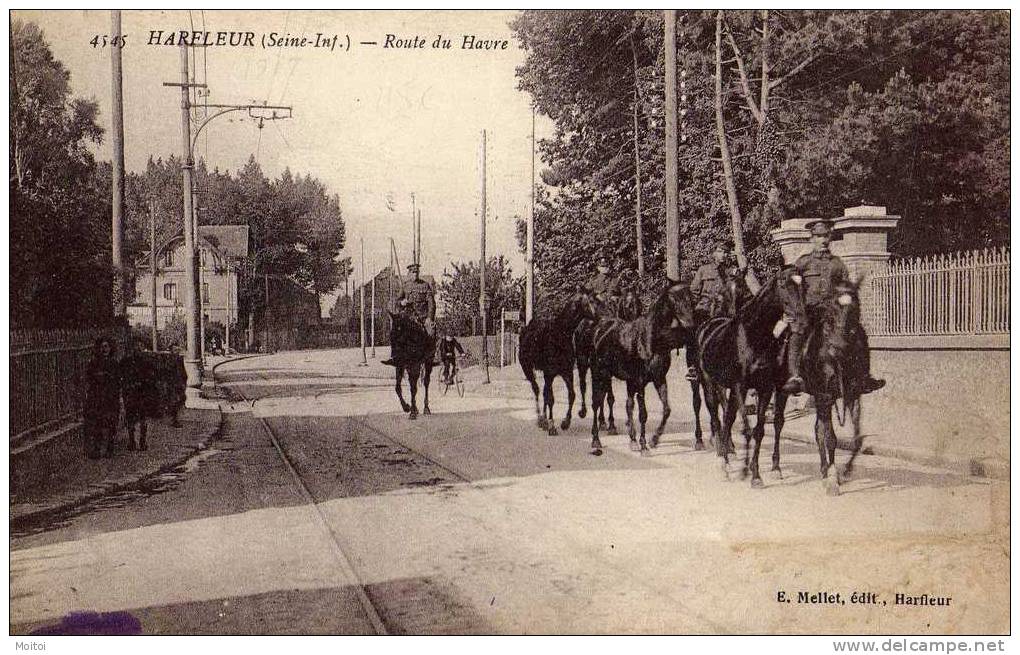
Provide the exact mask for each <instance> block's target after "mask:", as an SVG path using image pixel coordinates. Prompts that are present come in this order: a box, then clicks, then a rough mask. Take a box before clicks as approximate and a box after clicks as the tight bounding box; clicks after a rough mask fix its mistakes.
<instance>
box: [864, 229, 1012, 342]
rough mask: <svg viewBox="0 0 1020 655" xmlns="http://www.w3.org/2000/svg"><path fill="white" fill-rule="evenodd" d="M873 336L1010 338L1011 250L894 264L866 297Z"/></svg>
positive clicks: (873, 281)
mask: <svg viewBox="0 0 1020 655" xmlns="http://www.w3.org/2000/svg"><path fill="white" fill-rule="evenodd" d="M862 295H864V297H862V319H863V321H864V323H865V326H866V327H867V329H868V333H869V334H871V335H874V336H951V335H978V334H1008V333H1009V322H1010V318H1009V249H1008V248H998V249H994V250H992V249H985V250H981V251H971V252H960V253H952V254H948V255H935V256H932V257H921V258H916V259H909V260H900V261H895V262H890V263H889V265H888V268H887V270H886V271H885V272H883V273H879V274H876V275H874V276H872V278H871V280H870V283H869V289H868V293H867V294H862Z"/></svg>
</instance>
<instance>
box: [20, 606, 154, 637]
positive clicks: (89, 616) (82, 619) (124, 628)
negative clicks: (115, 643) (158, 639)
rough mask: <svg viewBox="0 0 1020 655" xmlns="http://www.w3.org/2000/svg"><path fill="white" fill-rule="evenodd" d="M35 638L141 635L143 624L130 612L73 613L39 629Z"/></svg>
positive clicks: (35, 633)
mask: <svg viewBox="0 0 1020 655" xmlns="http://www.w3.org/2000/svg"><path fill="white" fill-rule="evenodd" d="M29 634H32V635H35V636H58V635H67V636H85V635H103V636H107V637H110V636H115V635H140V634H142V622H141V621H139V620H138V618H137V617H136V616H135V615H134V614H131V613H130V612H72V613H70V614H68V615H67V616H65V617H64V618H63V619H62V620H61V621H60V623H58V624H56V625H48V626H44V627H42V628H37V629H35V630H33V631H32V632H31V633H29Z"/></svg>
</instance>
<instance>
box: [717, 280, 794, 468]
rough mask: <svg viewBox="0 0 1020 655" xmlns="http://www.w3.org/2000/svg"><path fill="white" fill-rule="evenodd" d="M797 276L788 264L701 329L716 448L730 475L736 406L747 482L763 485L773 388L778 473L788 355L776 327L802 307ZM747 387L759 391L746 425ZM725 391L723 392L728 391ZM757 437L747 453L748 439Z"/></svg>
mask: <svg viewBox="0 0 1020 655" xmlns="http://www.w3.org/2000/svg"><path fill="white" fill-rule="evenodd" d="M800 284H801V278H800V276H799V275H797V273H796V271H795V270H794V269H792V268H786V269H783V270H781V271H780V272H779V273H778V274H777V275H776V276H775V277H774V278H772V279H771V280H769V282H767V283H766V284H765V286H763V287H762V288H761V290H760V291H759V292H758V295H757V296H755V297H754V298H753V299H751V300H750V301H748V302H747V303H746V304H744V306H742V307H740V308H739V309H736V311H735V314H734V316H733V317H726V316H717V317H715V318H712V319H709V320H708V321H706V322H705V323H704V324H703V325H702V326H701V327H700V328H699V329H698V334H697V340H698V364H699V368H700V370H701V373H702V377H703V379H704V380H705V382H706V384H705V386H704V388H705V399H706V402H707V404H708V407H709V420H710V422H711V428H712V435H713V437H714V439H715V446H716V454H717V455H718V456H719V457H720V458H722V467H723V471H724V473H726V475H727V477H729V474H728V469H729V455H730V453H731V452H733V449H732V445H733V440H732V429H733V423H734V422H735V420H736V417H737V414H738V412H739V414H740V416H741V418H742V419H743V423H744V439H745V444H744V446H745V449H744V468H743V472H742V475H743V477H746V476H747V474H748V472H750V474H751V486H752V487H755V488H760V487H763V486H764V483H763V482H762V479H761V474H760V473H759V469H758V456H759V453H760V451H761V443H762V440H763V439H764V437H765V411H766V409H767V408H768V404H769V400H770V399H771V398H772V394H773V393H775V394H776V404H775V411H774V419H773V427H774V429H775V443H774V446H773V452H772V470H773V471H775V472H777V473H778V474H779V476H780V477H782V469H781V468H780V466H779V438H780V435H781V434H782V430H783V425H784V423H785V419H784V417H783V413H784V411H785V409H786V400H787V397H786V394H785V393H783V391H782V384H783V382H784V381H785V379H786V372H787V370H786V365H785V362H786V358H785V356H784V350H785V349H784V348H783V347H782V345H783V344H782V342H781V340H780V339H779V338H778V337H777V335H776V333H775V327H776V325H777V323H778V322H779V320H780V319H781V318H782V317H783V315H784V314H785V313H792V312H796V311H803V295H802V293H801V287H800ZM748 389H756V390H757V391H758V403H757V411H756V414H757V423H756V424H755V426H754V429H753V430H748V429H747V417H746V415H745V409H744V399H745V396H746V394H747V391H748ZM727 391H728V392H729V396H728V398H727V393H726V392H727ZM724 401H725V405H726V412H725V416H724V417H723V422H722V425H721V426H720V423H719V417H718V407H719V405H720V404H722V403H723V402H724ZM752 438H753V439H754V441H755V448H754V454H753V457H752V456H750V448H751V444H750V442H751V439H752Z"/></svg>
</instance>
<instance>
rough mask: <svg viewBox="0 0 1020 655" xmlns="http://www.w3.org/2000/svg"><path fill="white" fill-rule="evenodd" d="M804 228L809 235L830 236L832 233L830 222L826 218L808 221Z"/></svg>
mask: <svg viewBox="0 0 1020 655" xmlns="http://www.w3.org/2000/svg"><path fill="white" fill-rule="evenodd" d="M804 227H805V228H806V229H807V231H808V232H810V233H811V234H831V233H832V221H830V220H829V219H827V218H819V219H817V220H814V221H808V222H807V223H806V224H805V225H804Z"/></svg>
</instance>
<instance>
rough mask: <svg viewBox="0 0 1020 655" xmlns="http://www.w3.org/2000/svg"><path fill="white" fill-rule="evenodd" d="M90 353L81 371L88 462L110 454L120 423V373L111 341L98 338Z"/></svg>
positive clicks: (111, 453)
mask: <svg viewBox="0 0 1020 655" xmlns="http://www.w3.org/2000/svg"><path fill="white" fill-rule="evenodd" d="M94 350H95V352H94V354H93V358H92V361H91V362H90V363H89V366H88V369H87V370H86V371H85V394H84V407H83V408H82V417H83V428H84V436H85V455H86V457H88V458H90V459H98V458H100V457H102V456H103V455H104V454H105V455H106V456H107V457H110V456H112V455H113V451H114V441H115V437H116V434H117V427H118V425H119V423H120V370H119V368H118V366H117V360H116V359H115V358H114V347H113V341H112V340H110V339H108V338H106V337H100V338H99V339H97V340H96V343H95V348H94Z"/></svg>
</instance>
